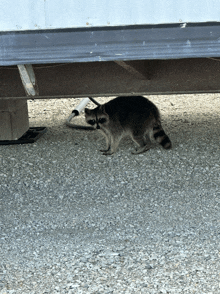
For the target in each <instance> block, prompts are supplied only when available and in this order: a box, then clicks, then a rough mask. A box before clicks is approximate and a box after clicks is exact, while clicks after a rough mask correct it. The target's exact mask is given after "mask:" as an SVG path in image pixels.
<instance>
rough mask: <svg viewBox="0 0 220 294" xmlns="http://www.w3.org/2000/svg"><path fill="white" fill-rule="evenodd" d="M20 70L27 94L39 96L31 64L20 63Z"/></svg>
mask: <svg viewBox="0 0 220 294" xmlns="http://www.w3.org/2000/svg"><path fill="white" fill-rule="evenodd" d="M18 70H19V73H20V76H21V80H22V84H23V86H24V89H25V92H26V95H27V96H39V90H38V85H37V81H36V78H35V74H34V70H33V67H32V65H31V64H19V65H18Z"/></svg>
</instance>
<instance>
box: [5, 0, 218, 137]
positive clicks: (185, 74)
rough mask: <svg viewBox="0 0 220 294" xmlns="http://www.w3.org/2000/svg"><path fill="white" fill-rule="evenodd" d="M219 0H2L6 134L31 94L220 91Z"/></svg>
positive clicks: (17, 129)
mask: <svg viewBox="0 0 220 294" xmlns="http://www.w3.org/2000/svg"><path fill="white" fill-rule="evenodd" d="M219 80H220V2H219V1H218V0H209V1H207V0H194V1H189V0H179V1H175V0H165V1H162V0H154V1H150V0H145V1H144V0H130V1H128V0H126V1H121V0H117V1H116V0H112V1H107V0H95V1H91V0H80V1H79V0H75V1H71V0H66V1H65V2H62V1H58V0H38V1H33V0H21V1H13V0H2V1H1V3H0V141H5V140H6V141H10V140H11V141H12V140H17V139H19V138H20V137H21V136H22V135H23V134H24V133H26V132H27V131H28V129H29V122H28V108H27V99H33V98H34V99H42V98H44V99H45V98H48V99H52V98H65V97H67V98H68V97H69V98H74V97H82V98H83V97H88V96H92V97H96V96H115V95H121V94H126V95H135V94H143V95H144V94H147V95H150V94H177V93H212V92H219V90H220V86H219Z"/></svg>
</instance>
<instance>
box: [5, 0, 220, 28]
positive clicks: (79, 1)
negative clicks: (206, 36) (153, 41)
mask: <svg viewBox="0 0 220 294" xmlns="http://www.w3.org/2000/svg"><path fill="white" fill-rule="evenodd" d="M215 21H216V22H220V1H219V0H193V1H192V0H179V1H176V0H111V1H109V0H74V1H73V0H65V1H60V0H37V1H36V0H20V1H14V0H1V2H0V31H18V30H36V29H57V28H78V27H96V26H97V27H100V26H119V25H139V24H141V25H143V24H166V23H184V22H197V23H198V22H215Z"/></svg>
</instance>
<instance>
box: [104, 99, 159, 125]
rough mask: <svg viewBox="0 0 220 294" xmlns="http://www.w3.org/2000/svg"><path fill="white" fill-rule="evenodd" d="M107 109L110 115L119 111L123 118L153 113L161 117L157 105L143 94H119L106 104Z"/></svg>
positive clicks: (146, 115) (156, 117)
mask: <svg viewBox="0 0 220 294" xmlns="http://www.w3.org/2000/svg"><path fill="white" fill-rule="evenodd" d="M105 111H106V112H107V113H108V115H109V116H110V117H113V116H114V115H115V113H118V114H119V115H120V118H121V119H122V120H124V119H126V117H129V116H130V115H138V116H140V117H141V116H144V117H148V116H149V115H153V116H154V117H155V119H159V118H160V114H159V110H158V109H157V107H156V105H154V104H153V103H152V102H151V101H150V100H148V99H147V98H145V97H143V96H119V97H117V98H115V99H113V100H110V101H109V102H107V103H106V104H105Z"/></svg>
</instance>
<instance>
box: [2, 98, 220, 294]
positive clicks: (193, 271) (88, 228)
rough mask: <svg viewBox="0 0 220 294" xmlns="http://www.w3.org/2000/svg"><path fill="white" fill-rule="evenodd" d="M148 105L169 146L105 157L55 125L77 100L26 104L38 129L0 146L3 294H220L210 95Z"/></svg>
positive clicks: (217, 133)
mask: <svg viewBox="0 0 220 294" xmlns="http://www.w3.org/2000/svg"><path fill="white" fill-rule="evenodd" d="M149 98H150V99H151V100H152V101H153V102H154V103H155V104H156V105H157V106H158V107H159V109H160V110H161V114H162V119H163V126H164V129H165V130H166V132H167V134H168V135H169V136H170V138H171V141H172V143H173V149H172V150H170V151H167V150H163V149H161V147H160V146H158V145H153V146H152V149H151V150H149V151H148V152H146V153H144V154H141V155H132V154H131V151H132V149H133V148H134V145H133V142H132V141H131V140H130V139H125V140H124V141H122V142H121V144H120V146H119V149H118V151H117V153H115V154H114V155H113V156H104V155H102V154H101V153H100V151H98V149H100V148H101V147H103V144H104V141H103V140H100V138H101V137H100V135H99V134H98V133H96V132H92V131H79V130H75V129H71V128H68V127H67V126H65V124H64V120H65V119H66V118H67V117H68V116H69V114H70V113H71V111H72V109H74V106H75V105H77V104H78V103H79V101H80V100H79V99H75V100H74V99H69V100H68V99H60V100H46V101H45V100H35V101H29V115H30V126H46V127H48V132H47V133H46V134H44V135H43V137H41V138H40V139H39V140H38V141H37V142H36V143H34V144H29V145H12V146H0V200H1V202H0V212H1V214H0V228H1V231H0V233H1V234H0V293H1V294H3V293H68V294H69V293H129V294H130V293H150V294H154V293H155V294H159V293H175V294H176V293H190V294H192V293H199V294H202V293H205V294H211V293H213V294H214V293H215V294H216V293H220V212H219V205H220V189H219V187H220V158H219V155H220V150H219V149H220V148H219V147H220V98H219V94H209V95H204V94H203V95H175V96H150V97H149ZM98 100H99V101H100V102H104V101H106V99H104V98H99V99H98ZM91 106H92V104H91ZM83 120H84V118H83V116H80V117H78V118H77V121H79V122H80V123H82V122H83Z"/></svg>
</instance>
